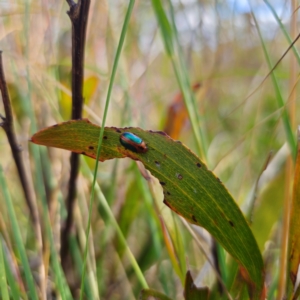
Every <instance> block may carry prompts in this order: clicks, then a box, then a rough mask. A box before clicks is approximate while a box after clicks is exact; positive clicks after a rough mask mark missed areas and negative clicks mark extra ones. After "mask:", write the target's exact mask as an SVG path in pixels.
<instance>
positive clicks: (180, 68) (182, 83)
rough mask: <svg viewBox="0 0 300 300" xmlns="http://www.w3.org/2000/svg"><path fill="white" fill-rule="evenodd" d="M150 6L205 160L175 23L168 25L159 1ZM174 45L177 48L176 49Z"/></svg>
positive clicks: (202, 135) (201, 133) (199, 128)
mask: <svg viewBox="0 0 300 300" xmlns="http://www.w3.org/2000/svg"><path fill="white" fill-rule="evenodd" d="M170 5H172V4H171V3H170ZM152 6H153V9H154V12H155V15H156V18H157V21H158V24H159V27H160V29H161V33H162V38H163V41H164V45H165V50H166V52H167V55H168V56H169V59H170V60H171V63H172V66H173V70H174V73H175V76H176V79H177V82H178V85H179V87H180V90H181V92H182V95H183V99H184V103H185V105H186V108H187V111H188V114H189V118H190V122H191V125H192V128H193V133H194V137H195V141H196V145H197V148H198V151H199V155H200V157H201V158H202V159H204V160H206V151H207V150H206V148H207V147H206V140H205V135H204V132H203V126H200V124H199V119H200V117H199V115H198V108H197V107H196V104H195V103H196V101H195V99H194V94H193V92H192V90H191V85H190V80H189V77H188V73H187V71H186V67H185V64H184V63H183V60H182V57H181V55H180V46H179V43H178V40H177V39H176V36H177V29H176V26H175V23H174V22H173V23H172V25H171V24H170V22H169V20H168V18H167V15H166V13H165V11H164V8H163V6H162V3H161V1H160V0H152ZM175 45H176V46H177V49H176V47H175ZM177 52H178V53H177Z"/></svg>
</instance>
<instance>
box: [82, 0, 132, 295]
mask: <svg viewBox="0 0 300 300" xmlns="http://www.w3.org/2000/svg"><path fill="white" fill-rule="evenodd" d="M134 3H135V0H130V2H129V5H128V9H127V12H126V15H125V20H124V24H123V27H122V32H121V36H120V41H119V44H118V47H117V52H116V56H115V59H114V63H113V68H112V72H111V76H110V81H109V86H108V91H107V97H106V102H105V108H104V113H103V118H102V126H101V129H100V134H99V142H98V147H97V157H96V164H95V171H94V178H93V183H92V192H91V197H90V205H89V218H88V225H87V229H86V240H87V241H88V239H89V234H90V228H91V213H92V208H93V203H94V194H95V183H96V179H97V171H98V163H99V156H100V151H101V145H102V139H103V134H104V127H105V122H106V117H107V112H108V107H109V103H110V97H111V93H112V88H113V83H114V79H115V76H116V72H117V67H118V63H119V59H120V56H121V51H122V47H123V44H124V40H125V36H126V32H127V29H128V25H129V20H130V16H131V13H132V10H133V7H134ZM87 248H88V243H87V242H86V245H85V249H84V257H83V271H82V277H81V289H80V299H83V285H84V280H85V273H86V260H87Z"/></svg>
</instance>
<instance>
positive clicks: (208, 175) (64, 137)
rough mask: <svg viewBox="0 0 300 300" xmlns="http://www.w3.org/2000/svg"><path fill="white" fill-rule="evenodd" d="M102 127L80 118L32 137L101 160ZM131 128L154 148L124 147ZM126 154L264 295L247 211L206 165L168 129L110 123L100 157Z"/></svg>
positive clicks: (256, 294)
mask: <svg viewBox="0 0 300 300" xmlns="http://www.w3.org/2000/svg"><path fill="white" fill-rule="evenodd" d="M99 131H100V128H99V127H98V126H96V125H94V124H92V123H90V122H89V121H88V120H87V119H84V120H76V121H69V122H65V123H61V124H57V125H54V126H52V127H49V128H47V129H44V130H42V131H40V132H38V133H36V134H35V135H34V136H33V137H32V139H31V140H32V142H34V143H36V144H41V145H46V146H50V147H57V148H62V149H67V150H70V151H73V152H76V153H81V154H84V155H87V156H90V157H92V158H95V157H96V150H97V141H98V137H99ZM126 131H129V132H131V133H134V134H135V135H137V136H138V137H140V138H141V139H143V141H144V142H145V143H146V144H147V147H148V151H147V152H146V153H135V152H132V151H130V150H128V149H126V148H125V147H124V146H122V145H121V143H120V135H121V134H122V133H123V132H126ZM123 157H129V158H131V159H133V160H139V161H141V162H142V163H143V164H144V165H145V167H146V168H147V169H148V170H149V171H150V172H151V173H152V175H153V176H155V177H156V178H158V180H159V182H160V184H161V186H162V188H163V193H164V203H165V204H166V205H167V206H168V207H169V208H170V209H172V210H173V211H175V212H176V213H177V214H179V215H181V216H183V217H184V218H185V219H186V220H188V221H189V222H190V223H192V224H196V225H199V226H202V227H204V228H205V229H207V230H208V231H209V232H210V233H211V234H212V235H213V236H214V237H215V238H216V240H218V242H219V243H220V244H222V246H223V247H224V248H225V249H226V250H227V251H228V252H229V253H230V254H231V255H232V256H233V257H234V258H235V259H236V260H237V261H238V262H239V263H240V265H241V266H242V267H243V269H244V270H245V271H246V277H247V278H248V279H249V284H250V285H251V291H252V293H253V294H252V295H251V296H252V297H253V298H254V299H258V298H259V297H260V295H261V292H262V289H263V282H264V270H263V261H262V257H261V254H260V251H259V249H258V246H257V244H256V241H255V239H254V236H253V234H252V232H251V230H250V228H249V226H248V224H247V222H246V220H245V218H244V216H243V214H242V212H241V210H240V209H239V207H238V206H237V204H236V203H235V202H234V200H233V198H232V196H231V195H230V194H229V192H228V191H227V190H226V188H225V187H224V185H223V184H222V183H221V182H220V180H219V179H218V178H217V177H216V176H215V175H214V174H213V173H212V172H211V171H209V170H208V169H207V167H206V165H205V164H204V163H203V162H202V161H201V160H200V159H199V158H198V157H197V156H196V155H195V154H194V153H192V152H191V150H189V149H188V148H187V147H185V146H184V145H183V144H182V143H181V142H178V141H174V140H173V139H171V138H170V137H169V136H167V135H166V134H165V133H163V132H154V131H144V130H142V129H140V128H116V127H110V128H108V127H106V128H105V130H104V135H103V144H102V150H101V154H100V158H99V160H100V161H105V160H108V159H113V158H123ZM244 273H245V272H244Z"/></svg>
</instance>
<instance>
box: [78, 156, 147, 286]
mask: <svg viewBox="0 0 300 300" xmlns="http://www.w3.org/2000/svg"><path fill="white" fill-rule="evenodd" d="M84 162H85V161H83V167H84V169H85V170H86V171H87V176H88V177H90V181H92V180H93V174H92V173H91V172H90V169H89V167H88V166H87V164H86V163H84ZM95 193H96V194H97V200H98V201H99V204H101V208H102V209H103V211H104V213H105V214H106V215H107V217H108V218H107V220H109V222H107V223H108V224H107V223H106V225H111V226H112V227H113V228H114V229H115V231H116V234H117V236H118V238H119V241H120V242H121V244H122V245H123V246H124V248H125V251H126V252H127V256H128V260H129V261H130V263H131V266H132V268H133V270H134V271H135V274H136V277H137V279H138V280H139V283H140V285H141V286H142V287H143V288H148V284H147V282H146V279H145V277H144V276H143V273H142V271H141V269H140V268H139V265H138V263H137V261H136V260H135V258H134V256H133V254H132V252H131V250H130V248H129V246H128V244H127V242H126V239H125V237H124V235H123V232H122V230H121V229H120V227H119V224H118V222H117V220H116V219H115V217H114V215H113V213H112V211H111V208H110V206H109V205H108V203H107V200H106V199H105V197H104V195H103V193H102V191H101V189H100V186H99V184H98V183H97V182H96V183H95ZM103 220H104V222H105V221H106V218H104V219H103Z"/></svg>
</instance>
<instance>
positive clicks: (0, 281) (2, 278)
mask: <svg viewBox="0 0 300 300" xmlns="http://www.w3.org/2000/svg"><path fill="white" fill-rule="evenodd" d="M7 281H8V280H7V278H6V272H5V262H4V256H3V247H2V235H1V234H0V290H1V296H2V299H3V300H9V293H8V285H7Z"/></svg>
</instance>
